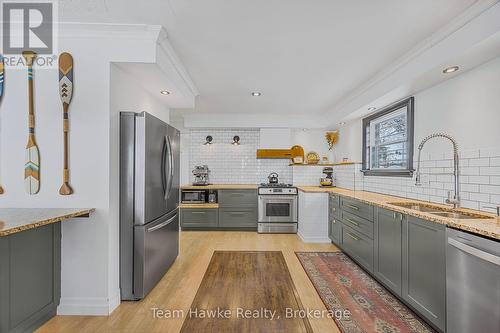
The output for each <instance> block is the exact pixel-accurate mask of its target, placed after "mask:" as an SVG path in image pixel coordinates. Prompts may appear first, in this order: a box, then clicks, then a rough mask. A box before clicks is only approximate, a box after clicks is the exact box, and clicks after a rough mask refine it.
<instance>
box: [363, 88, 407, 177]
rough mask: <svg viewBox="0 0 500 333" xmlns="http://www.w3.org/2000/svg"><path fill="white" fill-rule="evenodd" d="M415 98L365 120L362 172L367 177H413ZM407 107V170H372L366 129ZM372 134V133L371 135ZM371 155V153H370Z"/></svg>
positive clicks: (402, 101) (387, 108)
mask: <svg viewBox="0 0 500 333" xmlns="http://www.w3.org/2000/svg"><path fill="white" fill-rule="evenodd" d="M414 106H415V98H414V97H413V96H412V97H409V98H406V99H404V100H401V101H399V102H396V103H394V104H391V105H389V106H388V107H386V108H384V109H383V110H381V111H379V112H377V113H375V114H372V115H370V116H368V117H366V118H363V151H362V156H363V169H362V170H361V172H363V174H364V175H365V176H383V177H413V172H414V171H415V169H413V153H414V133H415V132H414V125H415V123H414V122H415V115H414V114H415V112H414V111H415V107H414ZM404 107H406V121H407V140H406V141H405V142H406V143H407V145H408V158H407V168H406V169H386V170H384V169H377V170H372V169H371V166H370V165H368V160H367V156H366V154H367V151H366V150H367V145H366V139H367V137H366V129H367V127H368V128H369V127H370V123H371V122H372V121H374V120H376V119H378V118H382V117H385V116H387V115H388V114H390V113H392V112H395V111H397V110H399V109H402V108H404ZM370 134H371V133H370ZM370 154H371V151H370Z"/></svg>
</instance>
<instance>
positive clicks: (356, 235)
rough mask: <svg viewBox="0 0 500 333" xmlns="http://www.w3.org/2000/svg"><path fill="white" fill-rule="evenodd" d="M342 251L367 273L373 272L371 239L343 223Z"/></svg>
mask: <svg viewBox="0 0 500 333" xmlns="http://www.w3.org/2000/svg"><path fill="white" fill-rule="evenodd" d="M342 249H343V250H344V251H345V252H346V253H347V254H349V255H350V256H351V257H352V258H353V259H355V260H356V261H357V262H358V263H359V264H360V265H361V266H363V267H364V268H365V269H366V270H367V271H369V272H372V271H373V239H371V238H369V237H368V236H366V235H363V234H362V233H360V232H358V231H356V230H354V229H352V228H351V227H349V226H347V225H346V224H345V223H344V224H343V226H342Z"/></svg>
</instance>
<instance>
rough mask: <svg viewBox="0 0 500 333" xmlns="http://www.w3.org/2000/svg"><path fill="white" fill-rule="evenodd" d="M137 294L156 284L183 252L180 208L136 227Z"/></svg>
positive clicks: (135, 271)
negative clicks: (180, 237) (180, 250)
mask: <svg viewBox="0 0 500 333" xmlns="http://www.w3.org/2000/svg"><path fill="white" fill-rule="evenodd" d="M134 238H135V246H134V283H133V286H134V298H136V299H142V298H144V297H145V296H146V295H147V294H148V293H149V292H150V291H151V289H153V288H154V287H155V285H156V284H157V283H158V282H159V281H160V280H161V278H162V277H163V275H165V273H166V272H167V270H168V269H169V268H170V266H171V265H172V264H173V263H174V261H175V259H176V258H177V256H178V254H179V209H176V210H174V211H173V212H172V213H169V214H166V215H164V216H162V217H161V218H159V219H157V220H155V221H153V222H151V223H148V224H146V225H143V226H136V227H135V228H134Z"/></svg>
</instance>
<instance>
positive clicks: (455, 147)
mask: <svg viewBox="0 0 500 333" xmlns="http://www.w3.org/2000/svg"><path fill="white" fill-rule="evenodd" d="M433 138H445V139H448V140H450V141H451V143H452V144H453V162H454V163H453V176H454V178H455V196H454V197H453V198H451V191H449V192H448V199H446V203H447V204H452V205H453V208H455V209H456V208H459V207H460V169H459V154H458V144H457V141H456V140H455V139H454V138H453V137H452V136H450V135H448V134H446V133H435V134H431V135H429V136H428V137H426V138H425V139H423V140H422V142H421V143H420V145H419V146H418V161H417V172H416V179H415V185H417V186H420V185H422V182H421V179H420V153H421V152H422V148H424V145H425V143H426V142H427V141H429V140H430V139H433Z"/></svg>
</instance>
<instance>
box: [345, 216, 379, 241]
mask: <svg viewBox="0 0 500 333" xmlns="http://www.w3.org/2000/svg"><path fill="white" fill-rule="evenodd" d="M342 222H344V224H346V225H348V226H349V227H351V228H352V229H354V230H356V231H359V232H361V233H363V234H365V235H366V236H368V237H369V238H373V222H371V221H368V220H365V219H363V218H361V217H359V216H356V215H354V214H351V213H348V212H345V211H342Z"/></svg>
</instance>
